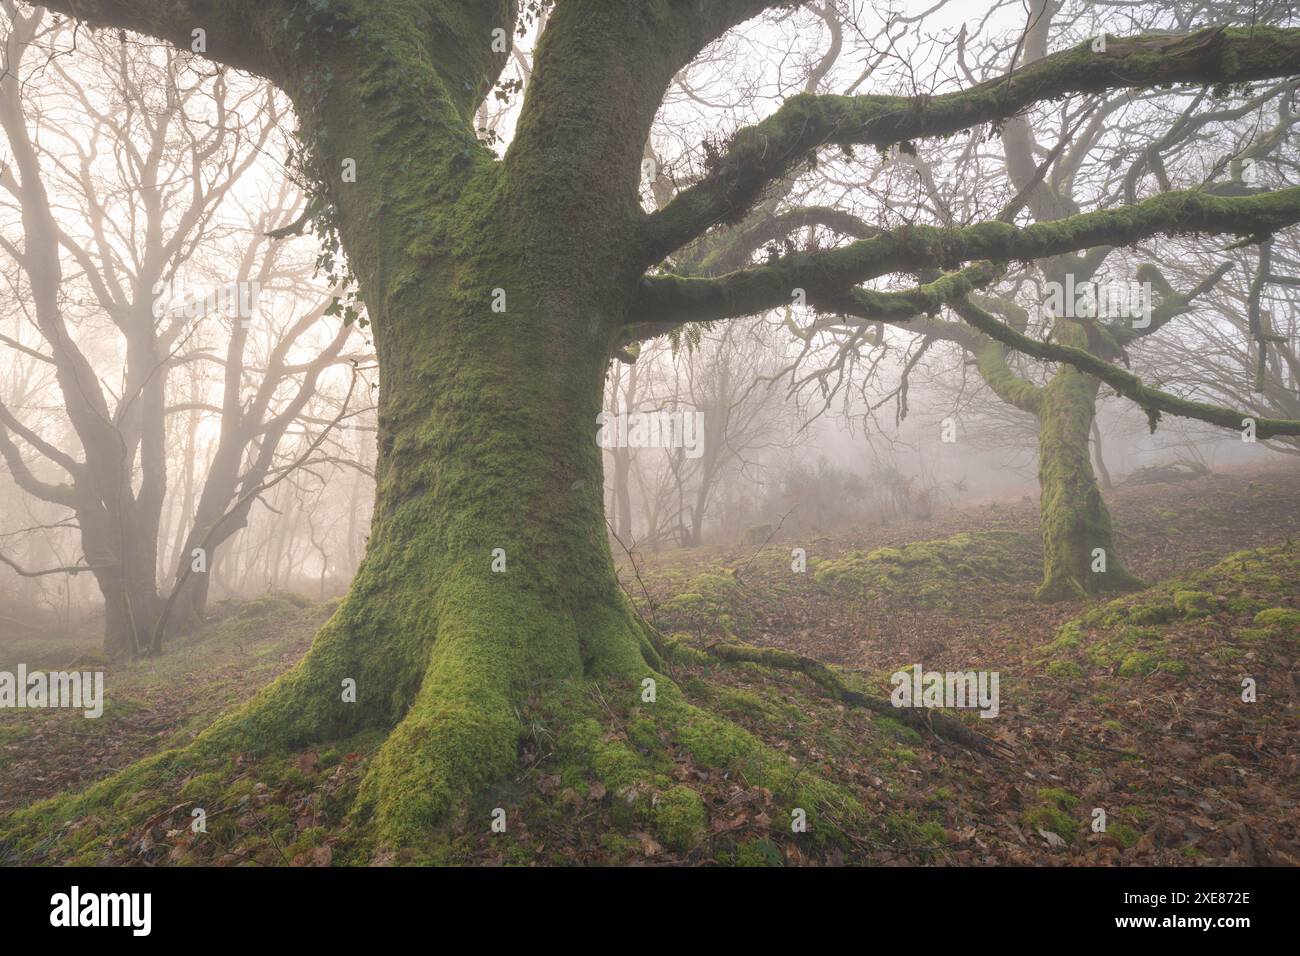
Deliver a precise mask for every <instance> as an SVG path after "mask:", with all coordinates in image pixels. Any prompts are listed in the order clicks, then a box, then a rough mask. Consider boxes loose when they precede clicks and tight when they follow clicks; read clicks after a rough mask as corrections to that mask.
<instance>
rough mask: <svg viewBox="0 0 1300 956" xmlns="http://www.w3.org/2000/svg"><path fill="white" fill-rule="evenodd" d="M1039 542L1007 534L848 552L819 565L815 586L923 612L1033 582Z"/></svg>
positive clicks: (962, 536)
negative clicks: (903, 600) (908, 604)
mask: <svg viewBox="0 0 1300 956" xmlns="http://www.w3.org/2000/svg"><path fill="white" fill-rule="evenodd" d="M1036 552H1037V542H1035V541H1034V540H1033V539H1032V538H1031V537H1029V536H1027V535H1022V534H1019V533H1016V532H1009V531H987V532H974V533H961V534H957V535H954V536H952V537H951V538H945V539H941V540H936V541H922V542H917V543H913V544H908V545H904V546H902V547H896V548H895V547H889V548H877V549H875V550H874V551H870V552H862V551H850V552H848V553H846V554H844V555H842V556H841V557H839V558H837V559H834V560H827V561H823V562H821V563H819V564H818V566H817V569H816V571H815V572H814V573H813V580H814V581H815V582H816V583H817V585H818V586H819V587H821V588H823V589H825V590H827V591H831V592H836V593H841V594H845V595H847V596H850V597H854V598H861V599H871V598H875V597H881V596H888V597H907V598H910V599H912V600H915V601H916V602H917V603H919V604H921V605H922V606H925V607H944V606H949V605H951V604H952V600H953V598H954V597H955V595H956V594H957V593H958V592H959V591H961V590H969V589H971V588H976V587H985V586H988V585H989V584H993V583H1003V582H1007V581H1015V580H1023V579H1025V578H1026V577H1029V576H1032V574H1033V568H1034V566H1035V564H1036V562H1037V553H1036Z"/></svg>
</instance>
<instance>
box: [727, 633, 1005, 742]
mask: <svg viewBox="0 0 1300 956" xmlns="http://www.w3.org/2000/svg"><path fill="white" fill-rule="evenodd" d="M705 651H706V652H707V653H708V654H710V655H712V656H713V657H716V658H717V659H718V660H721V661H728V662H732V663H740V662H744V663H751V664H761V665H763V666H764V667H772V668H776V669H778V670H787V671H798V672H799V673H801V674H803V675H804V676H806V677H808V678H809V679H810V680H812V682H813V683H814V684H816V685H817V686H818V687H821V688H822V689H823V690H824V691H826V692H827V693H828V694H830V696H831V697H833V698H835V699H836V700H840V701H843V702H844V703H846V704H850V705H852V706H855V707H864V708H866V709H867V710H870V711H874V712H875V713H877V714H881V715H883V716H886V717H892V718H894V719H895V720H898V721H901V722H902V723H904V724H907V725H909V726H910V727H913V728H914V729H916V730H923V731H929V732H930V733H932V734H934V735H935V736H937V737H942V738H943V739H944V740H947V741H950V742H951V743H955V744H960V745H961V746H963V747H966V748H969V749H970V750H974V751H977V752H979V753H981V754H984V755H985V756H988V757H999V758H1004V759H1005V758H1009V757H1011V756H1013V755H1014V751H1013V750H1012V749H1011V748H1010V747H1009V746H1008V745H1006V744H1004V743H1002V742H1000V741H997V740H993V739H992V738H990V737H986V736H984V735H983V734H981V733H977V732H976V731H974V730H971V729H970V728H969V727H967V726H966V725H965V724H963V723H962V722H961V721H960V720H956V719H954V718H952V717H949V716H947V715H945V714H940V713H936V712H935V711H933V710H930V709H924V708H920V709H918V708H903V707H895V706H893V704H891V703H889V702H888V701H885V700H880V699H878V698H875V697H869V696H867V695H866V694H861V693H859V692H857V691H855V690H850V689H849V688H848V687H846V686H845V685H844V682H843V681H842V680H840V679H839V677H838V676H836V674H835V672H834V671H832V670H831V669H830V668H829V667H827V666H826V665H825V664H823V663H821V662H820V661H816V660H813V659H812V658H811V657H802V656H800V655H798V654H791V653H790V652H789V651H783V650H779V649H777V648H774V647H755V646H753V645H752V644H734V643H727V644H713V645H711V646H709V647H706V648H705Z"/></svg>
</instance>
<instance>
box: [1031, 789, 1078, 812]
mask: <svg viewBox="0 0 1300 956" xmlns="http://www.w3.org/2000/svg"><path fill="white" fill-rule="evenodd" d="M1038 799H1039V800H1042V801H1043V802H1044V803H1048V804H1051V805H1052V806H1054V807H1057V808H1058V809H1061V810H1073V809H1074V808H1075V807H1077V806H1078V805H1079V798H1078V797H1076V796H1075V795H1074V794H1072V793H1070V792H1069V791H1068V790H1061V789H1059V788H1056V787H1044V788H1043V789H1041V790H1039V791H1038Z"/></svg>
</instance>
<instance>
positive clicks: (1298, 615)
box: [1254, 607, 1300, 637]
mask: <svg viewBox="0 0 1300 956" xmlns="http://www.w3.org/2000/svg"><path fill="white" fill-rule="evenodd" d="M1254 624H1255V626H1256V627H1265V628H1268V629H1269V630H1274V631H1277V632H1278V633H1279V634H1282V635H1285V636H1288V637H1297V636H1300V611H1298V610H1296V609H1295V608H1289V607H1271V608H1268V609H1266V610H1263V611H1260V612H1259V613H1258V614H1256V615H1255V620H1254Z"/></svg>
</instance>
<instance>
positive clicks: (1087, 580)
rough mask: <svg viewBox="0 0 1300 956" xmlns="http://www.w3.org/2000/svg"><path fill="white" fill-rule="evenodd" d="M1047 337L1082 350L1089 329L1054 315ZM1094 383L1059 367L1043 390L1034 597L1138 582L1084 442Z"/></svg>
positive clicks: (1091, 413) (1053, 596) (1126, 587)
mask: <svg viewBox="0 0 1300 956" xmlns="http://www.w3.org/2000/svg"><path fill="white" fill-rule="evenodd" d="M1053 335H1054V337H1055V338H1056V339H1057V340H1058V341H1060V342H1062V343H1063V344H1069V345H1072V346H1074V347H1076V348H1087V345H1088V342H1087V334H1086V333H1085V332H1084V330H1083V327H1082V326H1080V325H1079V324H1078V323H1075V322H1068V321H1064V320H1059V319H1058V320H1057V322H1056V324H1055V326H1054V327H1053ZM1099 387H1100V382H1099V381H1098V380H1097V379H1095V378H1093V377H1092V376H1091V375H1086V374H1084V373H1083V372H1080V371H1079V370H1078V369H1076V368H1075V367H1074V366H1072V365H1063V366H1062V367H1061V368H1060V369H1059V370H1058V371H1057V373H1056V374H1055V375H1054V376H1053V377H1052V379H1051V381H1050V382H1048V384H1047V386H1046V387H1045V388H1044V389H1043V392H1042V401H1041V402H1040V403H1039V419H1038V420H1039V429H1038V483H1039V489H1040V494H1041V504H1040V508H1039V511H1040V518H1039V520H1040V523H1041V525H1042V534H1043V583H1042V585H1041V586H1040V587H1039V589H1038V591H1037V593H1036V595H1035V597H1036V598H1037V599H1038V600H1040V601H1059V600H1066V599H1069V598H1072V597H1083V596H1085V595H1088V594H1098V593H1102V592H1105V591H1124V590H1131V589H1133V588H1136V587H1142V586H1143V585H1142V582H1141V581H1140V580H1138V579H1137V578H1135V577H1134V576H1133V575H1131V574H1130V573H1129V572H1128V571H1127V570H1126V569H1125V567H1124V565H1123V563H1122V562H1121V561H1120V558H1119V552H1118V550H1117V549H1116V547H1115V540H1114V534H1113V532H1112V530H1111V521H1110V512H1109V511H1108V510H1107V508H1106V503H1105V501H1103V500H1102V496H1101V490H1100V489H1099V488H1098V487H1097V477H1096V475H1095V474H1094V472H1093V470H1092V459H1091V455H1090V454H1089V448H1088V440H1089V437H1090V433H1091V431H1092V423H1093V417H1094V416H1095V414H1096V403H1097V391H1098V388H1099ZM1103 562H1104V563H1103ZM1100 568H1104V570H1100Z"/></svg>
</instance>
